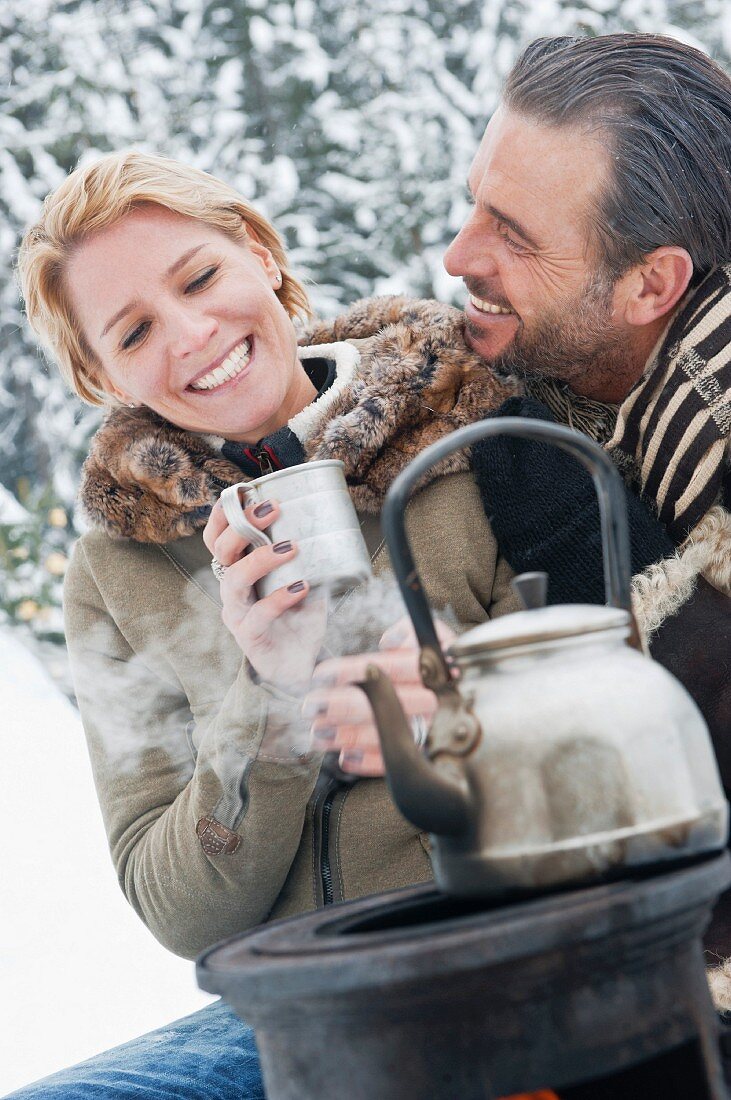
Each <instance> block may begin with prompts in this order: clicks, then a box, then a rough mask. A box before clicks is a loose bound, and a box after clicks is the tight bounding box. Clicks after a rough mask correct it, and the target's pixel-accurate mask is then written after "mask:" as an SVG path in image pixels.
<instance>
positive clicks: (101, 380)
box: [94, 371, 138, 409]
mask: <svg viewBox="0 0 731 1100" xmlns="http://www.w3.org/2000/svg"><path fill="white" fill-rule="evenodd" d="M94 385H95V386H96V387H97V389H100V390H102V391H103V392H104V393H106V394H109V396H110V397H116V399H117V401H119V402H121V404H122V405H126V406H127V407H128V408H130V409H135V408H137V404H138V403H137V402H136V401H133V400H132V398H131V397H130V395H129V394H128V393H125V392H124V390H120V389H119V387H118V386H115V385H114V383H113V382H112V381H111V380H110V379H109V378H107V376H106V375H105V374H104V372H103V371H100V372H99V377H98V378H95V379H94Z"/></svg>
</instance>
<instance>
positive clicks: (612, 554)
mask: <svg viewBox="0 0 731 1100" xmlns="http://www.w3.org/2000/svg"><path fill="white" fill-rule="evenodd" d="M495 435H513V436H520V437H522V438H523V439H538V440H542V441H543V442H546V443H555V444H556V446H557V447H561V449H562V450H564V451H568V452H569V453H570V454H573V455H574V456H575V457H576V458H578V460H579V461H580V462H581V463H582V465H583V466H585V467H586V469H587V470H588V471H589V473H590V474H591V476H592V478H593V480H594V486H595V488H596V492H597V497H598V498H599V515H600V519H601V528H602V552H603V557H604V590H605V593H606V600H607V604H608V605H609V606H611V607H620V608H622V609H624V610H625V611H628V612H630V615H631V611H632V604H631V596H630V578H631V570H630V549H629V530H628V526H627V505H626V503H625V499H624V486H623V482H622V479H621V478H620V476H619V473H618V471H617V469H616V468H615V466H614V465H613V463H612V461H611V459H610V458H609V457H608V456H607V454H606V453H605V452H604V451H603V450H602V448H601V447H600V446H599V444H598V443H595V442H594V440H593V439H590V438H589V437H588V436H585V435H581V434H580V433H579V432H576V431H574V430H573V429H572V428H567V427H565V426H564V425H562V424H554V423H552V422H551V421H548V420H546V421H542V420H538V421H536V420H528V419H526V418H524V417H520V416H506V417H504V418H502V419H496V420H482V421H480V422H479V423H477V424H468V425H467V426H466V427H464V428H459V429H458V430H457V431H455V432H452V433H451V434H450V435H448V436H446V437H445V438H444V439H439V440H437V442H436V443H432V444H431V446H429V447H427V448H426V449H425V450H424V451H422V452H421V454H419V455H417V457H416V458H415V459H414V460H413V461H412V462H410V463H409V465H408V466H407V467H406V469H405V470H402V471H401V473H400V474H399V475H398V477H397V478H396V479H395V480H394V482H393V484H392V485H391V488H390V489H389V490H388V493H387V494H386V499H385V502H384V505H383V516H382V526H383V533H384V535H385V538H386V542H387V544H388V551H389V555H390V558H391V563H392V565H393V568H394V572H395V573H396V579H397V580H398V583H399V587H400V589H401V593H402V595H403V598H404V603H405V604H406V609H407V611H408V612H409V615H410V617H411V621H412V622H413V624H414V630H415V632H416V637H417V639H418V641H419V645H420V646H421V649H422V666H423V665H424V658H425V657H426V653H424V651H425V650H426V651H428V652H429V656H430V658H431V660H430V661H429V662H428V663H429V664H432V663H433V662H436V665H437V666H438V668H434V667H433V664H432V668H431V670H430V671H431V674H430V676H429V679H430V680H433V679H434V677H435V676H436V679H437V680H439V681H442V682H446V683H450V682H451V674H450V671H449V666H448V665H447V661H446V658H445V656H444V653H443V651H442V647H441V645H440V644H439V639H438V638H437V632H436V628H435V626H434V619H433V617H432V614H431V610H430V609H429V604H428V602H427V599H426V595H425V593H424V588H423V586H422V583H421V578H420V577H419V574H418V572H417V569H416V565H415V564H414V556H413V554H412V552H411V546H410V544H409V540H408V536H407V534H406V505H407V503H408V500H409V497H410V496H411V494H412V492H413V491H414V488H415V487H416V486H417V485H418V483H419V482H420V481H421V480H422V478H423V477H424V474H425V473H426V472H427V471H428V470H429V469H430V468H431V467H432V466H434V465H435V464H436V463H437V462H440V461H441V460H442V459H444V458H446V457H447V456H448V455H451V454H453V453H454V451H460V450H462V449H463V448H465V447H469V446H471V445H472V444H473V443H477V441H478V440H480V439H486V438H488V437H490V436H495ZM425 671H426V668H424V667H422V672H425Z"/></svg>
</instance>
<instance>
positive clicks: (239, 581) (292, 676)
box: [203, 500, 327, 694]
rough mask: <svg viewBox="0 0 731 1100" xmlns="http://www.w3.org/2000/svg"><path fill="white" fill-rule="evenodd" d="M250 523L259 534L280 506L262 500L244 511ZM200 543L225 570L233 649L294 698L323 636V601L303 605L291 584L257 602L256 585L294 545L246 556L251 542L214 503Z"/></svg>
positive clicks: (301, 586)
mask: <svg viewBox="0 0 731 1100" xmlns="http://www.w3.org/2000/svg"><path fill="white" fill-rule="evenodd" d="M244 515H245V516H246V518H247V519H248V521H249V523H251V524H253V526H254V527H256V528H257V529H258V530H260V531H264V530H266V528H267V527H268V526H269V525H270V524H271V523H273V522H274V520H276V519H277V518H278V516H279V505H278V504H277V502H276V501H274V500H265V501H262V502H261V503H259V504H256V505H250V506H249V507H248V508H245V509H244ZM203 541H204V543H205V544H206V546H207V548H208V549H209V550H210V552H211V554H212V555H213V556H214V558H216V559H217V561H219V562H220V563H221V565H224V566H226V572H225V573H224V575H223V577H222V578H221V602H222V603H223V611H222V612H221V618H222V619H223V622H224V625H225V626H226V627H227V629H228V630H230V632H231V633H232V634H233V636H234V638H235V640H236V644H237V645H238V647H239V649H240V650H241V652H242V653H243V654H244V656H245V657H246V658H247V660H248V661H249V663H250V664H251V666H252V668H254V669H255V671H256V672H257V673H258V675H259V676H260V677H261V678H262V680H267V681H268V682H269V683H272V684H275V685H276V686H277V687H279V688H282V689H283V690H284V691H288V692H290V693H292V694H299V693H301V692H303V691H304V690H305V689H306V688H307V686H308V685H309V682H310V678H311V676H312V670H313V668H314V667H315V661H316V659H317V654H318V653H319V651H320V647H321V645H322V639H323V636H324V633H325V622H326V616H327V606H326V603H325V601H324V600H316V601H310V602H308V603H307V604H305V603H304V601H305V598H306V596H307V593H308V591H309V585H308V584H307V582H306V581H295V582H293V583H292V584H290V585H288V586H287V587H283V588H278V589H277V590H276V592H272V593H271V595H269V596H265V597H264V598H263V599H261V600H257V598H256V593H255V591H254V584H255V583H256V581H258V580H261V578H262V577H266V576H268V575H269V573H272V572H273V571H274V570H275V569H276V568H277V567H278V566H280V565H284V563H285V562H288V561H291V560H292V559H293V558H296V556H297V544H296V543H295V542H279V543H275V544H274V545H273V546H261V547H259V548H258V549H256V550H250V551H249V552H248V553H246V550H247V548H248V546H249V545H250V543H249V540H248V539H247V538H246V537H245V536H244V535H239V534H238V533H237V532H236V531H234V529H233V528H232V527H230V526H229V523H228V520H227V519H226V516H225V515H224V511H223V508H222V507H221V505H220V504H216V505H215V506H214V508H213V510H212V512H211V515H210V517H209V519H208V523H207V524H206V526H205V528H204V530H203Z"/></svg>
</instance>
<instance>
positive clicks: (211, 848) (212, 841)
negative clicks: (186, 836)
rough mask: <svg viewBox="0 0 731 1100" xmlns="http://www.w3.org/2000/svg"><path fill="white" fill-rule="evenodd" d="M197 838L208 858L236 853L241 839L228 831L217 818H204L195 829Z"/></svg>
mask: <svg viewBox="0 0 731 1100" xmlns="http://www.w3.org/2000/svg"><path fill="white" fill-rule="evenodd" d="M195 831H196V836H197V837H198V839H199V840H200V842H201V847H202V848H203V851H204V852H205V853H206V855H207V856H225V855H228V854H229V853H230V852H235V851H236V849H237V848H238V846H239V844H240V843H241V837H240V836H239V835H238V834H237V833H234V832H232V831H231V829H227V828H226V826H225V825H222V824H221V822H220V821H216V819H215V817H202V818H200V820H199V821H198V824H197V825H196V827H195Z"/></svg>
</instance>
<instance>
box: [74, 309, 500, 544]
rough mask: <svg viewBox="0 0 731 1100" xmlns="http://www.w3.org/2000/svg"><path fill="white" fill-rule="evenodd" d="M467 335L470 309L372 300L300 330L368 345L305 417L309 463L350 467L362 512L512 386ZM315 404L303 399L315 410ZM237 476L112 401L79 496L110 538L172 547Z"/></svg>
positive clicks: (207, 449)
mask: <svg viewBox="0 0 731 1100" xmlns="http://www.w3.org/2000/svg"><path fill="white" fill-rule="evenodd" d="M463 330H464V317H463V314H462V312H461V311H460V310H457V309H455V308H453V307H451V306H444V305H440V304H439V303H437V302H430V301H418V300H412V299H407V298H375V299H365V300H363V301H361V302H356V303H355V305H354V306H352V307H351V308H350V309H349V310H348V311H347V313H345V314H344V315H343V316H342V317H340V318H338V319H337V320H336V321H335V322H333V323H332V324H329V325H317V326H314V327H313V328H311V329H310V330H308V331H306V332H304V333H303V334H302V338H301V342H302V343H311V344H318V345H319V344H327V343H332V342H333V341H340V340H343V339H345V338H351V339H358V340H365V342H364V343H363V344H362V345H361V346H360V348H359V350H360V362H359V364H358V365H357V366H356V367H355V370H354V373H353V378H352V381H350V382H349V383H348V384H347V385H346V386H344V387H343V388H342V389H341V390H340V392H339V394H338V396H337V398H336V400H335V401H328V402H325V403H324V404H325V405H326V409H327V411H326V412H324V413H323V414H322V416H321V417H320V418H319V420H318V418H317V417H316V416H314V415H313V417H312V422H310V418H309V417H308V418H307V419H308V424H307V429H308V432H309V433H310V434H309V436H308V438H307V439H306V440H303V443H304V448H305V453H306V455H307V458H308V459H322V458H337V459H340V460H341V461H342V462H343V463H344V464H345V476H346V479H347V481H348V484H349V487H350V490H351V495H352V497H353V500H354V503H355V505H356V507H357V508H358V509H359V510H361V511H365V512H372V513H378V512H379V511H380V508H381V505H382V503H383V498H384V496H385V494H386V491H387V490H388V488H389V486H390V485H391V483H392V482H393V480H394V478H395V477H396V475H397V474H398V473H400V471H401V470H402V469H403V468H404V467H405V466H406V465H407V464H408V463H409V462H410V461H411V459H412V458H413V457H414V456H415V455H416V454H418V453H419V452H420V451H422V450H423V449H424V448H425V447H427V446H428V445H429V444H430V443H433V442H435V441H436V440H437V439H440V438H442V436H444V435H447V434H448V433H450V432H452V431H454V430H455V429H456V428H459V427H461V426H462V425H463V424H470V423H473V422H474V421H475V420H479V419H481V418H482V417H483V416H485V414H486V413H487V412H489V411H490V410H492V409H495V408H497V407H498V406H499V405H500V404H501V403H502V402H503V401H504V400H505V399H506V398H507V397H509V396H510V395H511V394H512V393H514V392H515V388H516V387H515V385H514V384H511V383H505V382H500V381H498V380H497V379H495V378H494V377H493V376H492V375H491V373H490V372H489V371H488V370H486V369H485V364H484V363H483V362H482V360H481V359H479V358H478V357H477V356H476V355H475V354H474V353H473V352H471V351H470V350H469V349H468V348H467V346H466V344H465V342H464V336H463ZM323 350H325V349H323ZM317 404H318V402H314V403H313V405H312V406H308V408H311V409H312V411H313V414H314V413H315V407H316V406H317ZM303 411H304V410H303ZM301 416H302V413H299V414H298V417H301ZM295 419H297V418H295ZM468 468H469V459H468V456H467V455H466V454H465V453H458V454H456V455H453V456H451V457H449V458H447V459H446V460H444V461H443V462H441V463H440V464H439V465H438V466H435V467H434V469H433V470H432V471H431V472H430V475H429V480H433V479H435V478H437V477H439V476H441V475H443V474H446V473H452V472H457V471H460V470H467V469H468ZM242 480H243V475H242V472H241V470H240V469H239V468H238V466H236V465H235V464H233V463H231V462H229V461H228V460H227V459H225V458H223V457H222V455H221V454H220V452H219V451H218V449H217V448H216V446H215V444H214V442H213V440H212V438H211V437H210V436H205V435H201V434H199V433H196V432H190V431H186V430H184V429H182V428H177V427H175V426H174V425H172V424H170V423H169V422H168V421H166V420H164V419H163V418H162V417H161V416H158V415H157V413H154V412H152V411H151V410H150V409H147V408H139V409H128V408H124V407H117V408H114V409H113V410H112V411H111V412H110V413H109V414H108V415H107V416H106V418H105V420H104V421H103V423H102V425H101V427H100V428H99V430H98V432H97V433H96V435H95V436H94V439H93V440H92V445H91V451H90V454H89V457H88V458H87V460H86V462H85V463H84V467H83V470H82V484H81V491H80V500H81V505H82V508H83V510H84V513H85V514H86V516H87V518H88V519H89V521H90V522H91V523H92V525H94V526H97V527H102V528H104V529H105V530H106V531H107V532H108V533H109V534H111V535H113V536H118V537H125V538H131V539H133V540H134V541H136V542H149V543H165V542H169V541H171V540H173V539H176V538H181V537H183V536H186V535H190V534H192V533H193V532H194V531H196V530H198V529H200V528H201V527H203V526H205V523H206V519H207V517H208V512H209V509H210V506H211V505H212V504H213V503H214V502H215V500H216V499H217V498H218V496H219V494H220V492H221V490H222V489H224V488H225V487H226V486H227V485H232V484H235V483H236V482H238V481H242Z"/></svg>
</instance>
